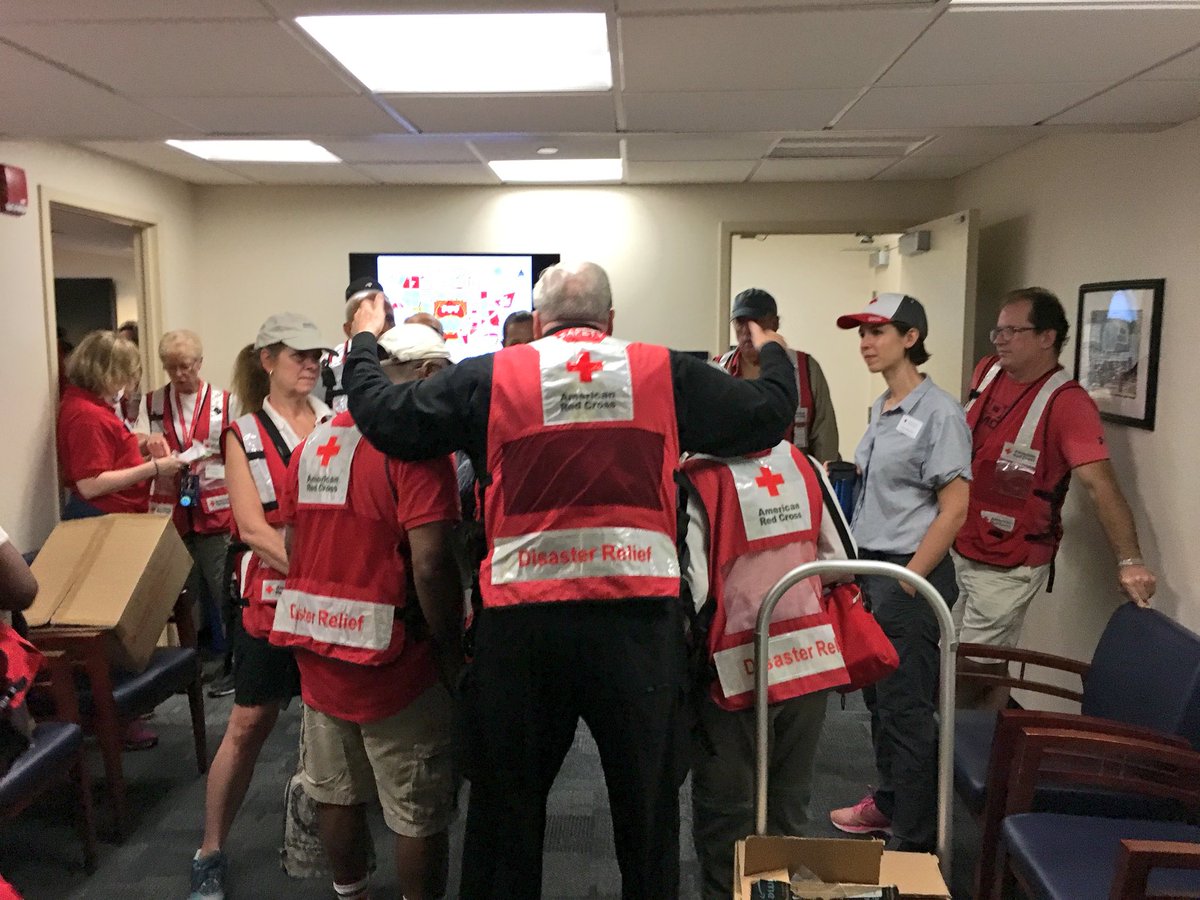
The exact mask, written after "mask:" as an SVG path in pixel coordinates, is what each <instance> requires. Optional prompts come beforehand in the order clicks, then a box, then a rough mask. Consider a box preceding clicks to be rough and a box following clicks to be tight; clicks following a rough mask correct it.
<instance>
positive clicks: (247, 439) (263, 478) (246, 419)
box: [236, 413, 278, 508]
mask: <svg viewBox="0 0 1200 900" xmlns="http://www.w3.org/2000/svg"><path fill="white" fill-rule="evenodd" d="M236 424H237V426H238V432H239V433H240V434H241V436H242V449H243V450H245V451H246V461H247V462H248V463H249V464H250V477H251V478H253V479H254V487H255V489H257V491H258V499H259V501H261V503H262V505H263V507H264V508H266V507H273V506H276V505H277V504H278V501H277V500H276V497H275V483H274V482H273V481H271V468H270V466H268V465H267V454H266V451H265V450H264V449H263V439H262V431H261V430H259V427H258V417H257V416H255V415H254V414H253V413H250V414H248V415H245V416H242V417H241V418H239V419H238V420H237V423H236Z"/></svg>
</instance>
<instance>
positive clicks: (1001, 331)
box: [988, 325, 1037, 344]
mask: <svg viewBox="0 0 1200 900" xmlns="http://www.w3.org/2000/svg"><path fill="white" fill-rule="evenodd" d="M1021 331H1037V328H1036V327H1035V326H1033V325H1021V326H1017V325H1002V326H1000V327H999V328H993V329H992V330H991V331H989V332H988V338H990V339H991V342H992V343H993V344H994V343H996V341H998V340H1000V338H1004V340H1006V341H1011V340H1012V339H1013V335H1014V334H1017V333H1018V332H1021Z"/></svg>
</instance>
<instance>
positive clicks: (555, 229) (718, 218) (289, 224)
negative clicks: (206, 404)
mask: <svg viewBox="0 0 1200 900" xmlns="http://www.w3.org/2000/svg"><path fill="white" fill-rule="evenodd" d="M197 197H198V207H197V209H198V216H197V220H196V244H195V254H194V260H195V264H196V266H195V268H196V280H195V296H196V297H197V300H198V302H197V303H196V305H195V307H194V308H193V310H192V315H191V316H190V317H189V318H190V321H180V322H174V323H171V324H174V325H175V326H177V327H190V328H194V329H195V330H196V331H198V332H199V333H200V335H201V336H202V337H203V338H204V343H205V365H206V367H207V369H208V372H209V377H211V378H212V379H213V380H214V381H218V382H220V381H228V377H229V372H230V368H231V365H232V362H233V357H234V355H235V353H236V350H237V347H238V346H239V345H243V344H245V343H248V342H249V341H250V340H251V339H252V338H253V336H254V333H255V331H256V330H257V328H258V326H259V324H260V322H261V321H262V319H263V318H265V317H266V316H267V315H268V314H270V313H272V312H276V311H279V310H281V309H293V310H295V311H297V312H301V313H304V314H306V315H309V316H312V317H313V318H314V319H315V320H316V321H317V322H318V324H319V325H320V326H321V329H322V330H323V331H324V332H325V333H326V334H327V335H329V337H330V338H333V337H335V336H336V335H338V334H339V332H340V325H341V321H340V319H341V314H342V305H343V304H342V298H343V291H344V289H345V286H346V281H347V274H348V273H347V254H348V253H351V252H356V251H365V252H380V251H407V252H430V251H443V252H459V253H462V252H482V251H495V252H541V253H560V254H562V255H563V256H564V258H566V257H577V258H579V257H582V258H586V259H593V260H595V261H596V262H598V263H600V264H601V265H603V266H604V267H605V268H606V269H607V270H608V272H609V275H610V277H611V279H612V284H613V294H614V298H615V300H614V302H615V306H616V312H617V319H616V332H617V334H618V336H621V337H626V338H632V337H637V338H640V339H643V340H650V341H659V342H662V343H665V344H668V345H670V346H672V347H676V348H679V349H691V350H708V351H715V350H717V345H718V343H719V341H718V337H717V334H718V328H717V327H714V326H715V325H716V324H717V323H718V322H719V321H720V315H721V314H720V312H719V309H720V305H721V294H722V292H723V290H724V286H723V285H721V284H719V281H720V275H719V269H720V255H721V225H722V223H729V222H771V223H781V224H790V223H796V224H797V226H798V227H796V228H794V229H787V230H795V231H804V230H811V231H831V230H838V229H837V228H836V227H832V226H831V223H839V222H840V223H842V225H843V227H842V229H841V230H849V231H855V230H858V229H859V228H860V227H862V226H863V225H864V224H869V223H871V222H875V221H880V220H884V221H892V222H896V221H899V222H919V221H923V220H925V219H928V218H932V217H934V216H937V215H942V214H944V213H945V212H947V211H948V210H949V209H950V188H949V185H948V184H947V183H942V184H933V183H925V182H921V183H917V182H910V183H895V184H806V185H805V184H797V185H688V186H669V187H667V186H664V187H628V188H607V187H604V188H602V187H596V188H574V189H568V188H453V187H440V188H439V187H418V188H382V187H373V188H240V187H229V188H226V187H209V188H200V189H198V192H197ZM806 225H807V226H812V227H808V228H806V227H805V226H806ZM779 230H784V229H779ZM864 265H865V263H864Z"/></svg>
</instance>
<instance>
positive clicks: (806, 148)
mask: <svg viewBox="0 0 1200 900" xmlns="http://www.w3.org/2000/svg"><path fill="white" fill-rule="evenodd" d="M926 140H927V138H913V137H899V138H856V137H844V136H836V135H830V136H829V137H794V138H787V137H785V138H780V139H779V141H777V142H776V144H775V146H774V147H772V148H771V151H770V152H769V153H768V154H767V157H766V158H767V159H895V158H896V157H899V156H905V155H907V154H908V153H911V152H912V151H913V150H915V149H916V148H917V147H918V146H920V145H921V144H923V143H925V141H926Z"/></svg>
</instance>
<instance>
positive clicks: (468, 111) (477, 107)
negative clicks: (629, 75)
mask: <svg viewBox="0 0 1200 900" xmlns="http://www.w3.org/2000/svg"><path fill="white" fill-rule="evenodd" d="M383 99H384V100H385V101H386V102H387V103H388V105H389V106H391V107H392V109H394V110H396V112H397V113H399V114H400V115H401V116H403V117H404V118H405V119H407V120H408V121H409V122H412V124H413V125H414V126H416V127H417V128H418V129H420V130H421V131H423V132H427V133H443V134H446V133H474V134H482V133H484V132H497V133H500V134H505V133H512V132H521V131H534V132H570V131H577V132H589V131H591V132H605V131H613V130H614V129H615V128H616V113H615V111H614V108H613V97H612V94H611V93H610V92H607V91H605V92H602V93H595V94H552V95H547V94H539V95H537V96H524V95H522V96H512V95H487V96H471V97H462V96H454V97H433V96H427V95H422V96H415V95H411V94H389V95H385V96H384V98H383Z"/></svg>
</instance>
